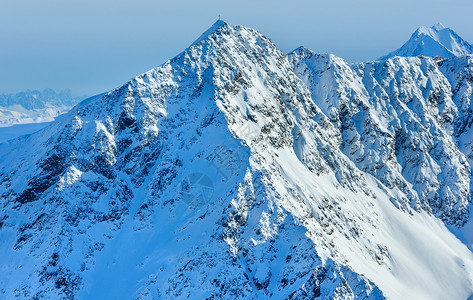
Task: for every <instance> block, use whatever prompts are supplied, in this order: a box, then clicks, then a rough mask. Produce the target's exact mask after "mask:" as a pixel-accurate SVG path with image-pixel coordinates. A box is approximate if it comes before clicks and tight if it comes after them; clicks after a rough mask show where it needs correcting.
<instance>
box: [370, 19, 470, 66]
mask: <svg viewBox="0 0 473 300" xmlns="http://www.w3.org/2000/svg"><path fill="white" fill-rule="evenodd" d="M468 54H473V46H472V45H470V44H469V43H468V42H466V41H465V40H463V39H462V38H461V37H460V36H459V35H458V34H457V33H456V32H455V31H453V30H452V29H450V28H446V27H445V26H443V25H442V24H441V23H438V24H435V25H434V26H432V27H424V26H422V27H419V28H418V29H417V30H416V31H415V32H414V33H413V34H412V36H411V38H410V39H409V40H408V41H407V42H406V43H405V44H404V45H402V47H401V48H399V49H397V50H395V51H393V52H391V53H389V54H387V55H385V56H383V57H380V58H379V59H380V60H385V59H388V58H390V57H394V56H404V57H409V56H418V55H425V56H431V57H434V56H441V57H444V58H452V57H459V56H465V55H468Z"/></svg>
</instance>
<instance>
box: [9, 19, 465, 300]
mask: <svg viewBox="0 0 473 300" xmlns="http://www.w3.org/2000/svg"><path fill="white" fill-rule="evenodd" d="M451 64H453V61H452V62H451ZM457 64H458V65H461V68H463V69H465V70H466V69H468V68H469V65H468V66H467V64H466V63H465V62H456V63H455V65H454V66H452V68H453V69H452V70H451V71H449V72H450V73H449V74H448V75H445V72H444V71H443V70H444V69H445V70H447V69H449V66H450V63H449V62H448V61H446V62H443V63H440V62H436V61H434V60H433V59H429V58H411V59H405V58H396V59H393V60H388V61H386V62H383V63H367V64H360V65H355V66H350V65H347V64H346V63H345V62H344V61H343V60H341V59H339V58H337V57H334V56H331V55H317V54H314V53H312V52H310V51H309V50H306V49H302V48H301V49H298V50H296V51H295V52H293V53H291V54H290V55H289V56H286V55H285V54H284V53H282V52H281V51H280V50H278V49H277V48H276V46H275V45H274V44H272V43H271V41H270V40H269V39H267V38H266V37H264V36H263V35H262V34H260V33H259V32H257V31H255V30H252V29H249V28H245V27H241V26H235V27H231V26H229V25H227V24H226V23H224V22H221V21H219V22H217V23H216V24H214V25H213V26H212V27H211V29H210V30H209V31H207V32H206V33H205V34H204V35H203V36H202V37H200V38H199V39H198V40H197V41H196V42H194V43H193V44H192V46H191V47H189V48H188V49H186V50H185V51H184V52H183V53H181V54H180V55H178V56H177V57H175V58H173V59H172V60H170V61H169V62H167V63H165V64H164V65H163V66H161V67H158V68H156V69H153V70H151V71H149V72H146V73H144V74H142V75H140V76H137V77H136V78H134V79H133V80H132V81H130V82H128V83H127V84H125V85H124V86H122V87H120V88H117V89H115V90H113V91H111V92H109V93H106V94H104V95H99V96H96V97H94V98H90V99H88V100H85V101H84V102H82V103H81V104H80V105H78V106H76V107H75V108H74V109H73V110H72V111H71V112H70V113H69V114H68V116H67V117H65V118H62V119H61V120H60V121H58V122H55V123H53V124H52V125H50V126H49V127H47V128H46V129H44V130H43V131H41V132H39V133H37V134H34V135H32V136H29V137H26V138H23V139H20V140H17V141H14V142H10V143H9V144H3V145H2V146H1V147H0V195H1V211H0V213H1V214H0V220H1V221H0V235H2V237H3V238H2V242H1V244H0V248H1V250H2V253H5V254H4V255H3V256H2V257H1V258H0V263H1V266H2V271H3V275H1V276H0V287H1V289H0V295H2V296H4V297H7V298H8V297H12V296H18V297H25V298H50V297H60V298H68V299H73V298H86V297H91V296H93V297H96V298H104V297H108V298H110V297H112V298H117V297H119V298H136V299H152V298H155V299H158V298H169V299H175V298H195V299H205V298H208V299H212V298H225V299H226V298H228V299H230V298H232V299H240V298H274V299H307V298H317V297H320V298H323V299H326V298H333V299H347V298H357V299H358V298H360V299H382V298H384V296H388V297H390V298H393V299H396V298H403V297H406V296H407V295H409V296H418V297H420V298H422V297H424V298H439V299H441V298H445V297H452V298H456V297H459V298H466V297H467V296H469V295H470V294H471V293H473V287H472V284H471V274H470V273H469V272H470V271H469V270H471V267H472V266H473V258H472V254H471V252H470V251H469V250H468V249H467V248H466V247H465V245H463V244H462V243H461V242H460V241H458V240H457V239H456V238H455V237H454V236H453V235H452V234H451V233H450V232H449V231H448V230H447V229H446V227H445V225H444V224H443V223H442V222H440V221H439V220H438V219H436V218H435V217H438V218H440V219H441V220H443V221H444V222H445V223H446V224H449V225H453V226H457V227H459V228H461V226H462V225H463V224H464V223H466V222H467V221H468V211H469V207H470V197H471V196H470V195H471V193H470V177H471V174H470V163H469V160H468V155H469V152H468V153H467V152H465V151H466V150H464V149H466V148H468V145H467V144H466V142H464V144H462V145H466V146H464V147H463V148H462V147H460V148H459V145H460V144H461V143H460V142H459V141H460V140H461V137H462V134H463V133H464V132H466V129H465V128H469V126H470V122H469V121H468V120H467V118H470V117H469V116H470V115H469V113H468V111H469V108H466V106H468V105H469V103H470V101H469V100H468V99H471V89H469V87H470V86H471V79H470V80H468V79H464V78H463V77H461V76H460V75H458V73H457V72H458V71H457V70H458V67H457ZM439 65H440V67H439ZM463 69H462V70H463ZM449 70H450V69H449ZM462 74H464V71H462ZM452 85H453V86H455V87H456V86H459V88H458V90H455V88H454V89H452ZM468 91H470V94H468ZM460 94H462V95H464V96H462V95H460ZM465 97H467V98H468V97H469V98H468V99H466V98H465ZM460 99H461V100H460ZM460 102H461V103H463V104H462V105H463V106H462V105H460ZM467 103H468V104H467ZM470 149H471V148H470ZM416 278H417V279H416Z"/></svg>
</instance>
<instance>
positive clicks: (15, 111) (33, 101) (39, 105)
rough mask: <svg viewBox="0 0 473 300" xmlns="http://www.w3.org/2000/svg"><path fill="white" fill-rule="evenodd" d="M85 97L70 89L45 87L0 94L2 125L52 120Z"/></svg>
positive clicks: (0, 124) (0, 121) (0, 125)
mask: <svg viewBox="0 0 473 300" xmlns="http://www.w3.org/2000/svg"><path fill="white" fill-rule="evenodd" d="M84 98H85V96H84V97H73V96H72V95H71V91H70V90H68V89H66V90H63V91H60V92H55V91H54V90H52V89H44V90H43V91H37V90H27V91H23V92H19V93H16V94H0V127H5V126H11V125H15V124H25V123H41V122H48V121H52V120H54V118H55V117H57V116H58V115H60V114H62V113H65V112H67V111H69V110H70V109H71V108H72V107H73V106H74V105H75V104H77V103H79V102H80V101H81V100H83V99H84Z"/></svg>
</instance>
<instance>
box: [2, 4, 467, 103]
mask: <svg viewBox="0 0 473 300" xmlns="http://www.w3.org/2000/svg"><path fill="white" fill-rule="evenodd" d="M472 11H473V1H471V0H461V1H460V0H449V1H436V0H429V1H427V0H420V1H413V0H400V1H383V0H377V1H375V0H357V1H353V0H351V1H349V0H335V1H314V0H312V1H309V0H291V1H279V0H273V1H266V0H265V1H262V0H234V1H222V0H220V1H216V0H211V1H210V0H205V1H156V0H155V1H152V0H133V1H132V0H94V1H92V0H80V1H78V0H67V1H65V0H41V1H37V0H34V1H33V0H14V1H7V0H0V41H1V43H0V93H11V92H18V91H21V90H25V89H43V88H46V87H50V88H53V89H63V88H71V90H72V92H73V94H75V95H78V94H83V93H86V94H89V95H93V94H97V93H100V92H104V91H107V90H110V89H112V88H114V87H117V86H119V85H121V84H123V83H124V82H126V81H127V80H128V79H130V78H131V77H133V76H135V75H138V74H140V73H142V72H145V71H147V70H148V69H151V68H153V67H155V66H158V65H160V64H162V63H163V62H165V61H166V60H168V59H170V58H172V57H173V56H175V55H176V54H178V53H179V52H181V51H182V50H184V48H186V47H187V46H188V45H189V44H191V43H192V42H193V41H194V40H195V39H196V38H197V37H199V35H200V34H201V33H202V32H203V31H205V30H206V29H207V28H208V27H209V26H211V25H212V24H213V22H215V20H216V19H217V17H218V15H219V14H220V15H221V16H222V19H223V20H225V21H226V22H227V23H229V24H230V25H244V26H248V27H253V28H255V29H257V30H259V31H261V32H262V33H263V34H265V35H266V36H267V37H269V38H271V40H272V41H273V42H274V43H275V44H276V45H277V46H278V47H279V48H280V49H281V50H283V51H285V52H289V51H291V50H293V49H294V48H296V47H298V46H301V45H303V46H305V47H307V48H310V49H312V50H314V51H317V52H330V53H334V54H336V55H338V56H340V57H342V58H344V59H346V60H348V61H350V62H354V61H366V60H372V59H376V58H377V57H379V56H381V55H384V54H386V53H388V52H390V51H392V50H394V49H396V48H398V47H400V46H401V45H402V44H403V43H404V42H405V41H406V40H407V39H408V38H409V37H410V35H411V34H412V33H413V32H414V30H415V29H416V28H417V27H419V26H421V25H426V26H431V25H433V24H434V23H437V22H442V23H443V24H444V25H445V26H447V27H450V28H452V29H454V30H455V31H456V32H457V33H458V34H459V35H460V36H461V37H463V38H464V39H466V40H467V41H468V42H470V43H472V42H473V18H472Z"/></svg>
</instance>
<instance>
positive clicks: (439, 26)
mask: <svg viewBox="0 0 473 300" xmlns="http://www.w3.org/2000/svg"><path fill="white" fill-rule="evenodd" d="M431 28H432V29H434V30H436V31H440V30H443V29H446V28H447V27H445V26H443V24H442V23H440V22H438V23H437V24H435V25H433V26H432V27H431Z"/></svg>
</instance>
